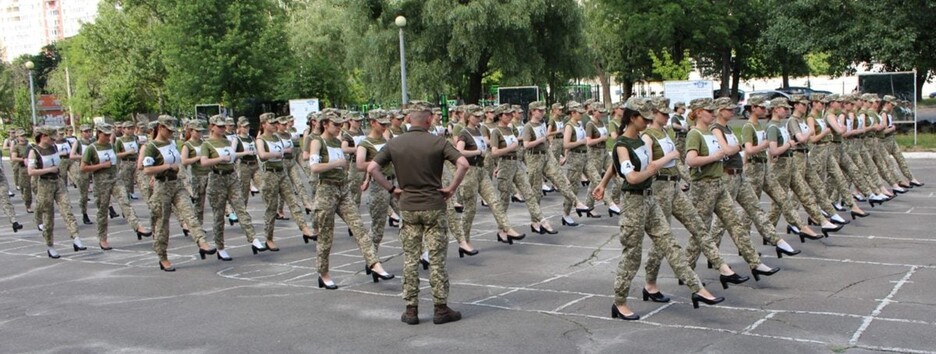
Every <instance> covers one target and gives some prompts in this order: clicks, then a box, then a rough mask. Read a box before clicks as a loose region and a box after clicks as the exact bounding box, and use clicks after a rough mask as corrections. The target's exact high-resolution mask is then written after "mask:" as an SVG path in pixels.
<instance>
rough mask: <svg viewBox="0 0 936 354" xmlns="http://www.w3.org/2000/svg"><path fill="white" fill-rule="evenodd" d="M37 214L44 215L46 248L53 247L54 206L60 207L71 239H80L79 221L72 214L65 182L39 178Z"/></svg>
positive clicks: (43, 236)
mask: <svg viewBox="0 0 936 354" xmlns="http://www.w3.org/2000/svg"><path fill="white" fill-rule="evenodd" d="M36 184H37V188H38V190H37V194H36V213H37V214H39V213H42V225H43V228H42V238H43V239H45V242H46V246H48V247H52V244H53V240H52V231H53V230H54V229H55V223H54V220H55V210H54V209H53V204H56V205H58V208H59V214H61V215H62V219H63V220H64V221H65V227H66V228H67V229H68V234H69V235H71V238H73V239H74V238H75V237H78V221H76V220H75V215H74V214H72V210H71V204H69V200H68V193H67V192H66V191H65V181H63V180H61V179H60V178H58V179H44V178H39V179H38V181H37V183H36Z"/></svg>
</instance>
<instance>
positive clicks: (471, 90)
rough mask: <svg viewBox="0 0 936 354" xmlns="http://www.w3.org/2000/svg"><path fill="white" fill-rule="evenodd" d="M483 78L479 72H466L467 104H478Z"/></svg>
mask: <svg viewBox="0 0 936 354" xmlns="http://www.w3.org/2000/svg"><path fill="white" fill-rule="evenodd" d="M483 78H484V75H482V74H481V73H479V72H473V73H471V74H468V97H466V98H465V101H466V102H467V103H468V104H478V102H479V101H480V100H481V79H483Z"/></svg>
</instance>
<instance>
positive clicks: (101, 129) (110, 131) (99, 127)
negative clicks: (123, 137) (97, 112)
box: [94, 122, 114, 134]
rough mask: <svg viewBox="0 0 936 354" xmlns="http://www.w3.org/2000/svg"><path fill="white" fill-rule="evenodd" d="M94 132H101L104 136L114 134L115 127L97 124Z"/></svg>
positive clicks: (104, 123)
mask: <svg viewBox="0 0 936 354" xmlns="http://www.w3.org/2000/svg"><path fill="white" fill-rule="evenodd" d="M94 130H96V131H99V132H101V133H104V134H114V126H113V125H110V124H108V123H106V122H103V123H100V124H95V125H94Z"/></svg>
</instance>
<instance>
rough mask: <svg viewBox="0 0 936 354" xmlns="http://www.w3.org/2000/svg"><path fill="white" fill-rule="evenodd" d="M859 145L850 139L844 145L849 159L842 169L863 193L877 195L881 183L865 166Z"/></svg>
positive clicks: (845, 160) (843, 148)
mask: <svg viewBox="0 0 936 354" xmlns="http://www.w3.org/2000/svg"><path fill="white" fill-rule="evenodd" d="M857 143H858V140H857V139H848V140H845V142H844V143H843V144H842V150H843V151H844V152H845V155H848V159H843V160H842V162H844V163H845V165H844V166H842V167H843V168H844V170H845V171H844V172H845V173H847V174H848V175H849V177H851V180H852V183H853V184H854V185H855V186H856V187H858V190H859V191H861V193H869V192H870V193H877V192H878V188H879V187H880V181H879V180H878V178H877V177H872V176H871V174H870V173H869V170H868V166H865V163H864V158H862V157H861V149H860V148H858V147H857V146H856V144H857ZM862 186H863V187H862ZM867 195H868V194H865V196H867ZM844 197H848V196H844ZM844 197H843V198H844Z"/></svg>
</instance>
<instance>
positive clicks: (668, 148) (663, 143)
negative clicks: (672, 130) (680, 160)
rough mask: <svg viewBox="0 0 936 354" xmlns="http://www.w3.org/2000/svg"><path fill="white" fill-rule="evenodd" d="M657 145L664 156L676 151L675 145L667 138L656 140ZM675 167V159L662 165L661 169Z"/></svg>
mask: <svg viewBox="0 0 936 354" xmlns="http://www.w3.org/2000/svg"><path fill="white" fill-rule="evenodd" d="M657 143H659V144H660V149H661V150H663V155H666V154H668V153H670V152H673V151H675V150H676V144H674V143H673V141H672V140H670V138H669V136H666V137H663V139H659V140H657ZM670 167H676V159H673V160H670V162H667V163H666V165H663V168H670Z"/></svg>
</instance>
